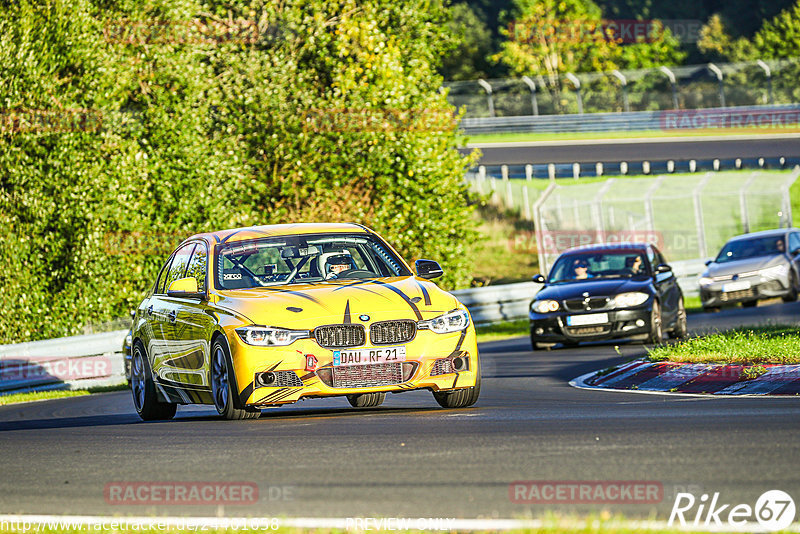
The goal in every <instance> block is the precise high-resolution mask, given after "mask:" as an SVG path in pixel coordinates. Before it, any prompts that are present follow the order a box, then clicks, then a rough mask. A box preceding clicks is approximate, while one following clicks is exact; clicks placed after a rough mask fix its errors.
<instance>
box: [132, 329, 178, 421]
mask: <svg viewBox="0 0 800 534" xmlns="http://www.w3.org/2000/svg"><path fill="white" fill-rule="evenodd" d="M131 394H132V395H133V405H134V406H135V407H136V413H138V414H139V417H141V418H142V421H158V420H165V419H172V418H173V417H175V411H176V410H177V409H178V405H177V404H172V403H170V402H161V401H160V400H159V399H158V394H157V393H156V386H155V384H154V383H153V377H152V375H151V373H150V364H149V361H148V359H147V351H145V348H144V345H143V344H142V342H141V341H136V343H135V344H134V346H133V354H132V355H131Z"/></svg>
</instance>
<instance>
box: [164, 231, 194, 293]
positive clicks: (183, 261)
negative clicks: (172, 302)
mask: <svg viewBox="0 0 800 534" xmlns="http://www.w3.org/2000/svg"><path fill="white" fill-rule="evenodd" d="M194 246H195V244H194V243H189V244H186V245H184V246H182V247H181V248H180V249H178V251H177V252H175V256H174V257H173V258H172V263H171V264H170V266H169V271H168V272H167V276H166V277H165V283H164V289H163V291H164V292H166V291H167V289H169V285H170V284H171V283H172V282H174V281H175V280H179V279H181V278H184V277H185V276H186V266H187V265H188V264H189V258H191V255H192V250H193V249H194Z"/></svg>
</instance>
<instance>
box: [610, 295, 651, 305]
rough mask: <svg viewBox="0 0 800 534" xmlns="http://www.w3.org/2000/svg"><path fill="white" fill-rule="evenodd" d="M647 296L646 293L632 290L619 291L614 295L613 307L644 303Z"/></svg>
mask: <svg viewBox="0 0 800 534" xmlns="http://www.w3.org/2000/svg"><path fill="white" fill-rule="evenodd" d="M649 298H650V295H648V294H647V293H640V292H638V291H632V292H630V293H620V294H619V295H617V296H616V297H614V307H615V308H632V307H633V306H638V305H639V304H644V303H645V302H646V301H647V299H649Z"/></svg>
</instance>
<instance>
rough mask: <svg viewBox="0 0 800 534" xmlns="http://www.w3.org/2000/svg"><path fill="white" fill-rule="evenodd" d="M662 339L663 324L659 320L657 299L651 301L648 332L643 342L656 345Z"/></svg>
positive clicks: (659, 313) (659, 309)
mask: <svg viewBox="0 0 800 534" xmlns="http://www.w3.org/2000/svg"><path fill="white" fill-rule="evenodd" d="M663 339H664V326H663V324H662V321H661V305H660V304H659V303H658V301H657V300H654V301H653V311H652V312H651V313H650V334H648V336H647V339H646V340H645V343H651V344H653V345H657V344H659V343H661V342H662V341H663Z"/></svg>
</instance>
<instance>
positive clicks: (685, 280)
mask: <svg viewBox="0 0 800 534" xmlns="http://www.w3.org/2000/svg"><path fill="white" fill-rule="evenodd" d="M670 265H671V266H672V270H673V272H674V273H675V277H676V278H677V279H678V285H679V286H680V288H681V291H682V292H683V295H684V296H685V297H694V296H697V295H698V294H699V289H698V284H697V281H698V279H699V278H700V275H701V274H702V273H703V271H704V270H705V268H706V266H705V263H704V262H703V260H687V261H676V262H672V263H671V264H670ZM541 287H542V285H541V284H536V283H534V282H522V283H519V284H504V285H498V286H486V287H476V288H472V289H459V290H456V291H452V294H453V295H454V296H455V297H456V298H458V300H460V301H461V302H463V303H464V305H466V307H467V308H468V309H469V312H470V314H471V315H472V320H473V321H474V322H475V323H476V324H489V323H496V322H499V321H513V320H515V319H524V318H526V317H528V307H529V306H530V303H531V301H532V300H533V297H534V296H535V295H536V293H537V292H538V291H539V289H541Z"/></svg>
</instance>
